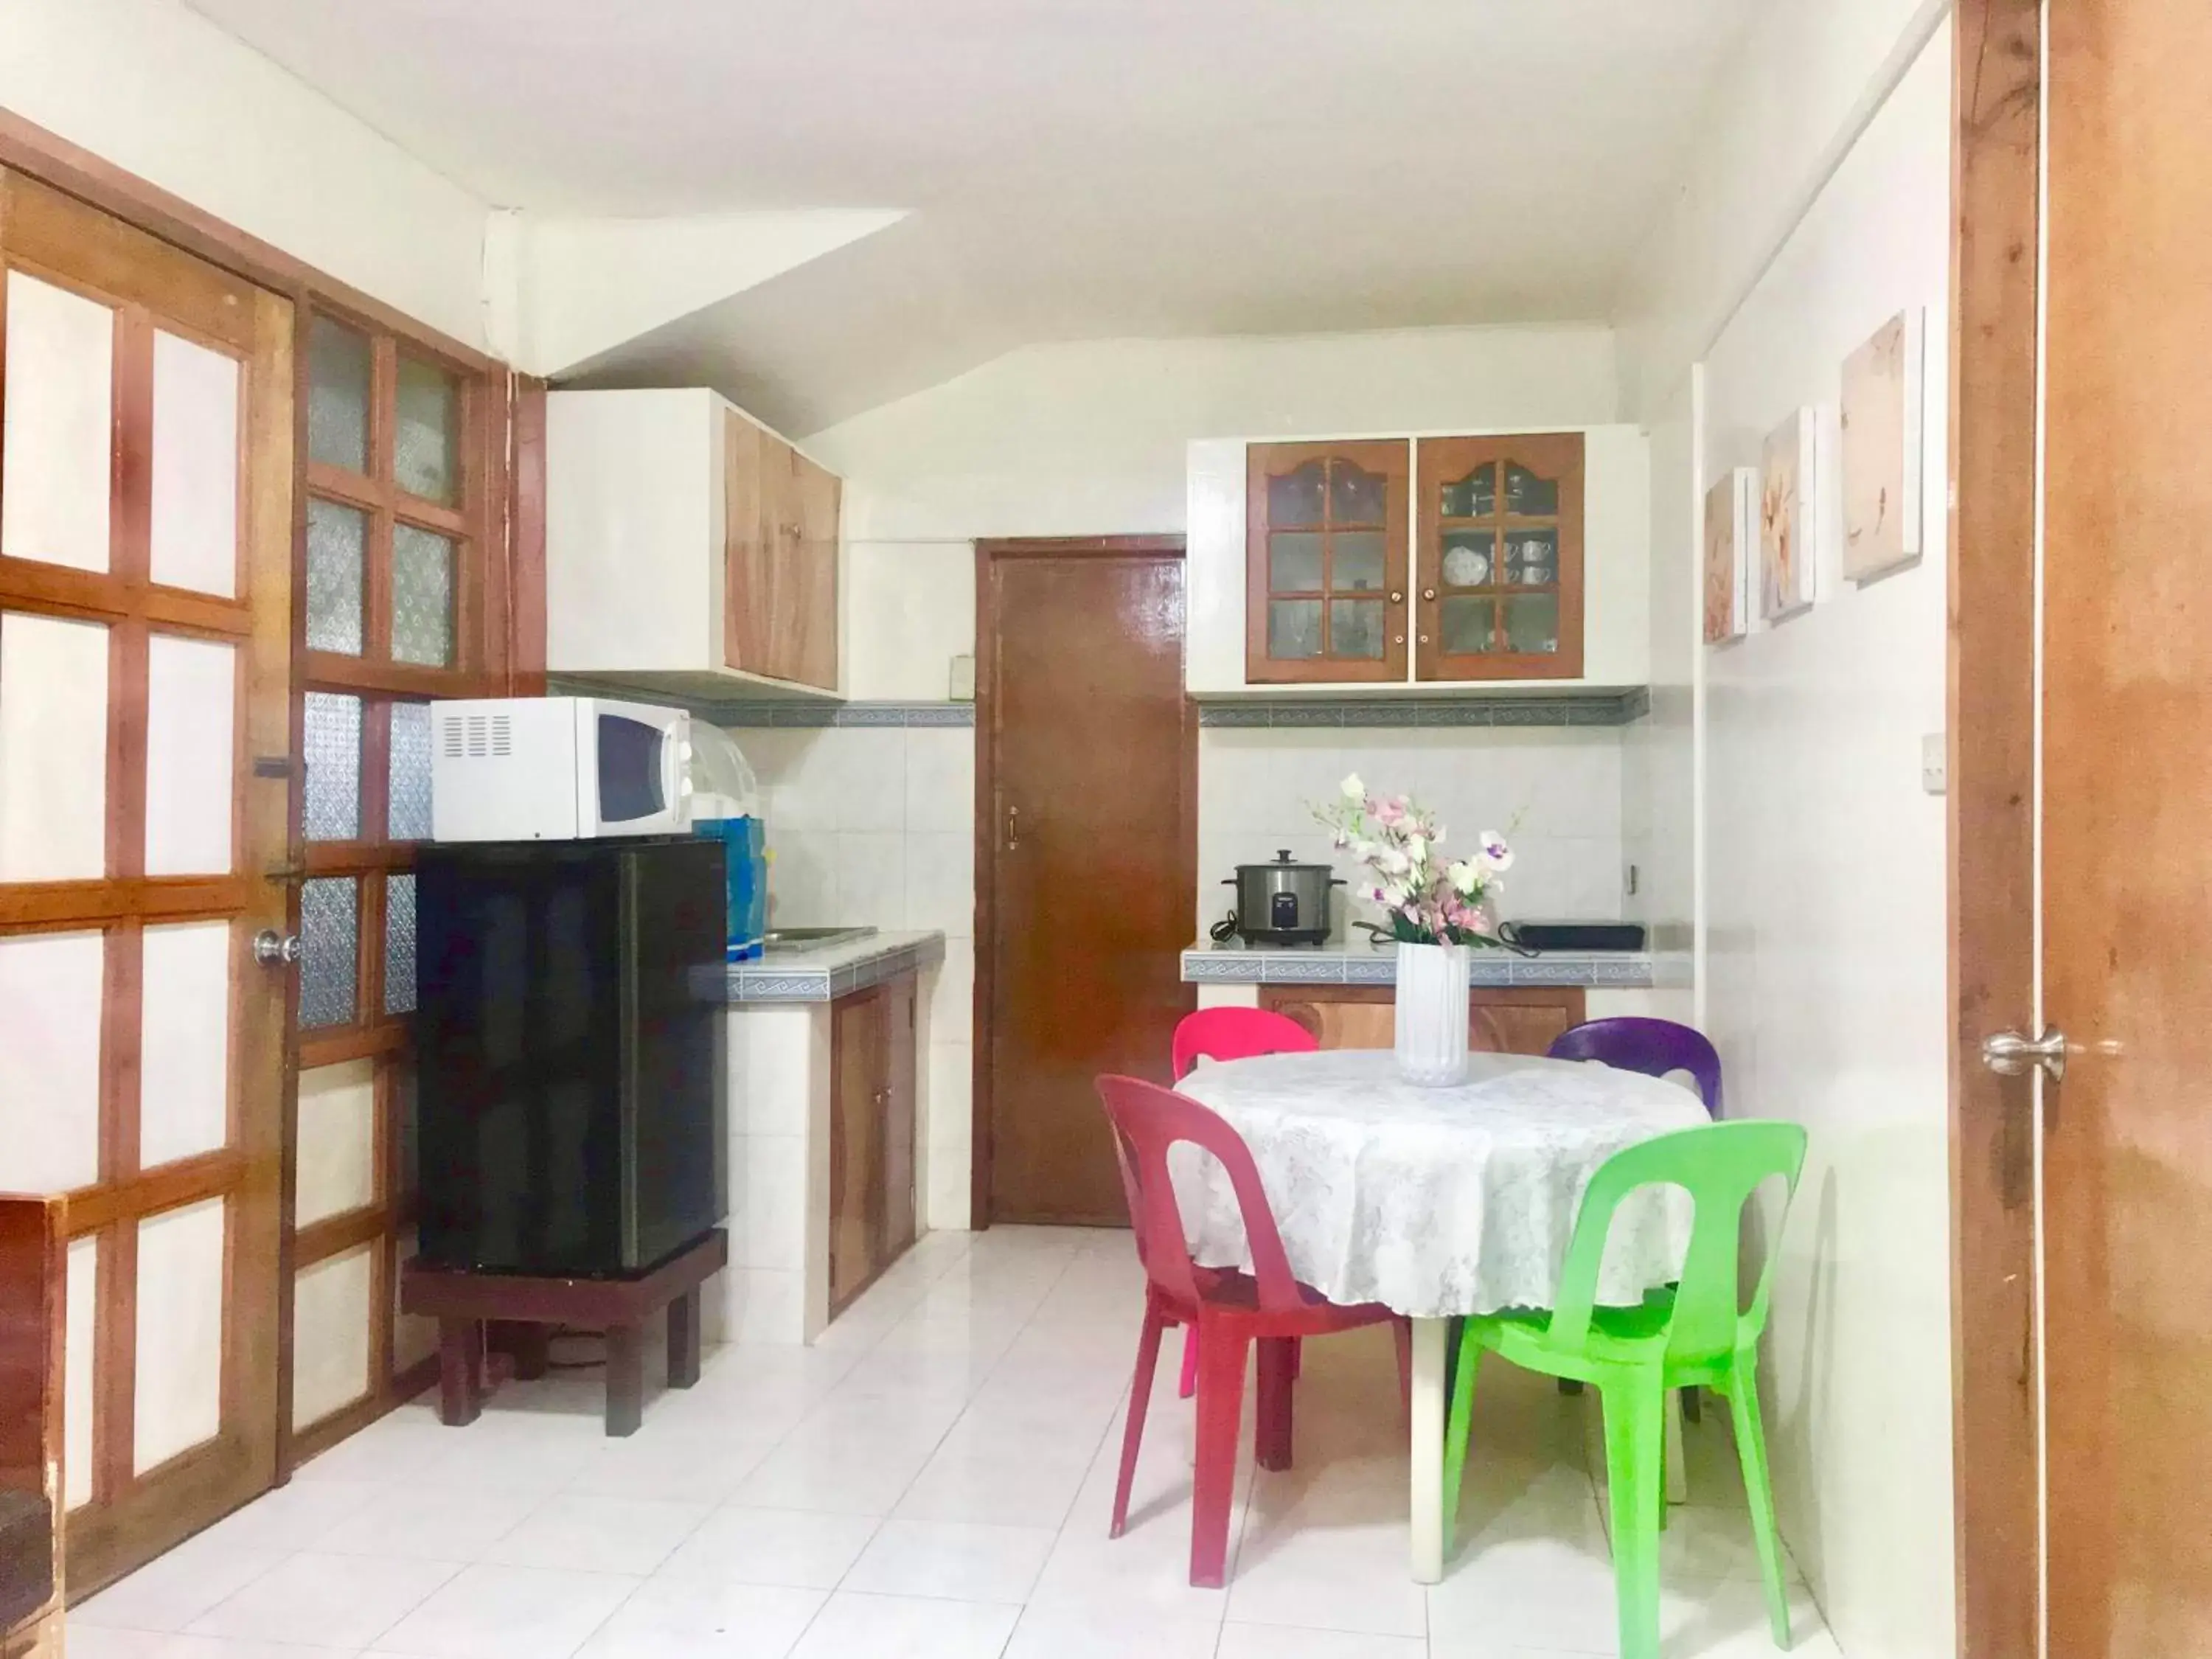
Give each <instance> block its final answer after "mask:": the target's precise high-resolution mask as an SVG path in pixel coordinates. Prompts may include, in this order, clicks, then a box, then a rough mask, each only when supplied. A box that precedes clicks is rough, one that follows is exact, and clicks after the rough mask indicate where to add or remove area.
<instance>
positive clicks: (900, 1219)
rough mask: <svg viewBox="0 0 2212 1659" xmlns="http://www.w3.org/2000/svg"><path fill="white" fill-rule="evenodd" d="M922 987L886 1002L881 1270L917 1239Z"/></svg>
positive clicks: (892, 994)
mask: <svg viewBox="0 0 2212 1659" xmlns="http://www.w3.org/2000/svg"><path fill="white" fill-rule="evenodd" d="M917 994H918V988H917V982H916V981H914V980H911V979H903V980H900V981H898V982H897V983H896V984H894V985H892V986H890V987H888V991H887V994H886V995H885V997H884V1015H885V1018H884V1158H883V1176H884V1179H883V1232H882V1237H881V1238H880V1239H879V1240H878V1245H877V1255H878V1269H880V1268H882V1267H889V1266H890V1264H891V1263H892V1262H894V1261H896V1260H898V1258H899V1257H900V1256H902V1255H904V1254H905V1253H906V1250H907V1247H908V1245H910V1244H912V1243H914V1238H915V1190H914V1182H915V1097H916V1088H915V1083H916V1067H917V1064H918V1060H919V1056H918V1055H917V1054H915V998H916V995H917Z"/></svg>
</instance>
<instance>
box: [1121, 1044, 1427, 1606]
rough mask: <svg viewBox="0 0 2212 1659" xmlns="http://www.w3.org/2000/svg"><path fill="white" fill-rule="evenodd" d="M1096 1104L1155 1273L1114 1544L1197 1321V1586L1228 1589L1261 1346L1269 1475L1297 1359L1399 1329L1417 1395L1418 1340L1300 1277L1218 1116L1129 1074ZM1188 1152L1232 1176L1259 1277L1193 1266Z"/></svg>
mask: <svg viewBox="0 0 2212 1659" xmlns="http://www.w3.org/2000/svg"><path fill="white" fill-rule="evenodd" d="M1098 1097H1099V1099H1100V1100H1101V1101H1102V1102H1103V1103H1104V1104H1105V1107H1106V1116H1107V1120H1108V1121H1109V1122H1110V1123H1111V1124H1112V1125H1113V1128H1114V1143H1115V1152H1117V1154H1118V1155H1119V1157H1120V1159H1121V1182H1122V1185H1123V1187H1124V1188H1125V1189H1126V1190H1127V1194H1128V1200H1129V1219H1130V1225H1131V1226H1132V1228H1133V1230H1134V1231H1135V1234H1136V1240H1137V1257H1138V1260H1139V1261H1141V1262H1143V1264H1144V1267H1145V1279H1146V1285H1145V1322H1144V1328H1143V1332H1142V1334H1140V1335H1139V1338H1138V1340H1137V1369H1136V1375H1135V1377H1134V1380H1133V1383H1132V1386H1131V1389H1130V1395H1129V1415H1128V1421H1127V1426H1126V1427H1125V1428H1124V1429H1123V1431H1122V1434H1121V1478H1120V1480H1118V1481H1117V1482H1116V1483H1115V1487H1114V1520H1113V1527H1112V1534H1111V1535H1112V1536H1114V1537H1115V1538H1119V1537H1120V1536H1121V1533H1122V1530H1123V1528H1126V1527H1127V1524H1128V1521H1129V1487H1130V1483H1131V1481H1132V1480H1133V1479H1134V1478H1135V1475H1136V1472H1137V1449H1138V1447H1139V1445H1140V1444H1141V1443H1142V1442H1143V1439H1144V1433H1145V1408H1146V1406H1147V1405H1149V1404H1150V1403H1151V1401H1152V1373H1153V1370H1155V1369H1156V1368H1157V1366H1158V1363H1159V1357H1160V1334H1161V1333H1162V1332H1163V1331H1164V1330H1165V1329H1166V1328H1168V1327H1169V1326H1170V1325H1176V1324H1187V1325H1189V1326H1190V1327H1192V1328H1193V1329H1194V1331H1195V1332H1196V1334H1197V1337H1198V1467H1197V1469H1196V1471H1195V1473H1194V1477H1193V1480H1192V1490H1191V1520H1190V1582H1191V1583H1194V1584H1196V1585H1200V1586H1202V1587H1206V1588H1209V1589H1219V1588H1220V1587H1221V1584H1222V1581H1223V1579H1224V1577H1225V1573H1226V1569H1227V1563H1228V1555H1229V1499H1230V1492H1231V1487H1232V1486H1234V1484H1235V1481H1236V1475H1237V1422H1238V1419H1239V1418H1240V1416H1241V1415H1242V1413H1243V1398H1244V1362H1245V1359H1246V1357H1247V1355H1248V1354H1249V1352H1250V1349H1251V1347H1252V1345H1253V1344H1254V1343H1255V1342H1256V1343H1258V1344H1259V1348H1260V1379H1259V1395H1258V1413H1257V1415H1258V1426H1257V1429H1256V1431H1255V1435H1254V1443H1255V1444H1254V1449H1255V1453H1256V1454H1257V1455H1258V1458H1259V1462H1260V1467H1261V1468H1265V1469H1286V1468H1290V1466H1291V1347H1292V1345H1293V1344H1295V1343H1296V1342H1297V1341H1299V1340H1302V1339H1304V1338H1306V1337H1311V1336H1328V1335H1331V1334H1334V1333H1335V1332H1338V1331H1349V1330H1356V1329H1358V1328H1360V1327H1361V1326H1364V1325H1379V1324H1383V1323H1384V1322H1391V1323H1394V1324H1395V1326H1396V1328H1397V1336H1398V1376H1399V1386H1400V1389H1401V1392H1402V1391H1405V1390H1407V1389H1410V1388H1411V1366H1412V1352H1411V1349H1412V1336H1413V1329H1412V1327H1411V1326H1409V1325H1408V1324H1407V1322H1405V1321H1404V1320H1402V1319H1400V1318H1399V1317H1398V1316H1396V1315H1395V1314H1394V1313H1392V1312H1391V1311H1390V1310H1389V1309H1388V1308H1385V1307H1383V1306H1382V1305H1381V1304H1379V1303H1368V1304H1364V1305H1362V1306H1359V1307H1355V1308H1346V1307H1340V1306H1338V1305H1337V1304H1335V1303H1333V1302H1331V1301H1329V1300H1328V1298H1326V1297H1323V1296H1322V1294H1321V1293H1320V1292H1319V1291H1316V1290H1313V1289H1311V1288H1310V1287H1309V1286H1306V1285H1301V1284H1299V1283H1298V1282H1297V1279H1294V1278H1293V1277H1291V1267H1290V1261H1289V1259H1288V1258H1287V1257H1286V1256H1285V1255H1284V1254H1283V1239H1282V1235H1281V1233H1280V1232H1279V1231H1278V1230H1277V1228H1276V1226H1275V1214H1274V1212H1273V1210H1272V1209H1270V1208H1269V1207H1268V1206H1267V1193H1266V1192H1265V1191H1264V1190H1263V1189H1262V1188H1261V1185H1260V1171H1259V1169H1258V1167H1257V1166H1256V1165H1255V1164H1254V1163H1253V1162H1252V1153H1251V1150H1250V1148H1249V1147H1247V1146H1245V1144H1244V1139H1243V1136H1241V1135H1239V1134H1238V1133H1237V1131H1236V1130H1234V1129H1233V1128H1231V1127H1230V1126H1229V1125H1228V1124H1227V1123H1226V1122H1225V1121H1223V1120H1222V1118H1221V1117H1220V1116H1219V1115H1218V1114H1216V1113H1214V1112H1212V1111H1211V1110H1209V1109H1207V1108H1206V1107H1204V1106H1202V1105H1200V1103H1198V1102H1196V1101H1194V1100H1192V1099H1190V1098H1189V1097H1187V1096H1184V1095H1179V1094H1177V1093H1176V1092H1175V1091H1173V1090H1172V1089H1163V1088H1162V1087H1160V1085H1158V1084H1157V1083H1146V1082H1142V1081H1140V1080H1139V1079H1136V1078H1130V1077H1102V1078H1100V1079H1098ZM1178 1142H1188V1143H1190V1144H1191V1145H1193V1146H1197V1147H1199V1148H1200V1149H1201V1150H1203V1151H1205V1152H1208V1153H1211V1154H1212V1156H1213V1157H1214V1158H1217V1159H1218V1160H1219V1161H1220V1163H1221V1166H1222V1168H1223V1169H1224V1170H1226V1171H1227V1172H1228V1176H1229V1181H1230V1185H1231V1187H1232V1188H1234V1189H1235V1191H1236V1194H1237V1210H1238V1212H1239V1213H1240V1214H1241V1215H1242V1217H1243V1223H1244V1237H1245V1241H1246V1243H1247V1245H1248V1247H1249V1249H1250V1250H1251V1253H1252V1268H1253V1270H1252V1272H1251V1273H1239V1272H1237V1271H1235V1270H1233V1269H1225V1268H1214V1267H1200V1266H1198V1265H1197V1264H1196V1263H1195V1262H1194V1261H1192V1260H1191V1259H1190V1245H1189V1243H1188V1242H1187V1240H1186V1239H1185V1237H1184V1235H1183V1225H1182V1212H1181V1211H1180V1210H1179V1209H1177V1207H1176V1195H1175V1187H1174V1184H1173V1182H1170V1179H1169V1177H1168V1149H1169V1148H1170V1147H1171V1146H1175V1145H1176V1144H1177V1143H1178Z"/></svg>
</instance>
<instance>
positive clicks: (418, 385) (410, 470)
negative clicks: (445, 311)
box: [392, 357, 461, 507]
mask: <svg viewBox="0 0 2212 1659" xmlns="http://www.w3.org/2000/svg"><path fill="white" fill-rule="evenodd" d="M398 404H399V410H398V414H399V419H398V424H397V426H396V427H395V428H394V429H393V432H392V482H393V483H397V484H398V486H399V487H400V488H401V489H404V490H405V491H406V492H407V493H408V494H409V495H420V496H422V498H423V499H424V500H425V501H442V502H444V503H445V504H446V505H447V507H452V506H454V505H456V504H457V503H458V502H459V500H460V494H461V489H460V485H461V465H460V457H461V394H460V388H459V386H455V385H454V383H453V376H452V375H450V374H447V373H446V371H445V370H443V369H441V368H432V367H431V366H430V365H429V364H428V363H418V362H415V361H414V360H413V359H412V358H410V357H402V358H401V359H400V360H399V386H398Z"/></svg>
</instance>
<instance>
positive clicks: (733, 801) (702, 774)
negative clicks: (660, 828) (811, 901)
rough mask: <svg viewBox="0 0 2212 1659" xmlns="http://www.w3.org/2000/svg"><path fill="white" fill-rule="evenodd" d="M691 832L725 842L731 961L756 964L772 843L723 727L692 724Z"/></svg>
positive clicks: (750, 781)
mask: <svg viewBox="0 0 2212 1659" xmlns="http://www.w3.org/2000/svg"><path fill="white" fill-rule="evenodd" d="M684 763H685V774H684V781H685V785H686V790H685V793H686V794H687V795H688V796H689V798H690V811H691V833H692V834H694V835H696V836H713V837H714V839H715V840H716V841H719V842H721V843H722V851H723V854H724V859H723V862H724V865H725V866H726V868H727V869H728V871H729V880H730V896H729V930H730V948H729V959H730V960H731V961H732V962H750V961H752V960H753V959H754V958H755V957H757V956H759V955H760V953H761V935H762V933H763V932H764V931H765V930H766V928H767V927H768V842H767V836H766V832H765V829H764V828H763V824H762V823H761V812H760V786H759V783H758V781H757V780H756V779H755V778H754V776H753V769H752V768H751V767H750V765H748V764H747V763H746V762H745V757H744V751H743V750H740V749H739V748H738V745H737V744H736V743H735V742H734V741H732V738H731V737H730V734H729V733H728V732H725V731H723V730H722V729H721V728H720V726H708V725H707V724H705V723H704V722H703V721H699V720H694V721H693V722H692V723H691V748H690V753H689V754H687V755H685V756H684Z"/></svg>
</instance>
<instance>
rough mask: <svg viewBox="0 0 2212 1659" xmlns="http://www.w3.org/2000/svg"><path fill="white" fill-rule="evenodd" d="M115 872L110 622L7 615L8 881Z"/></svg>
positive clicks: (0, 620)
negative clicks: (110, 815) (110, 805)
mask: <svg viewBox="0 0 2212 1659" xmlns="http://www.w3.org/2000/svg"><path fill="white" fill-rule="evenodd" d="M10 406H11V407H12V406H13V405H12V404H11V405H10ZM9 476H10V477H13V476H14V475H13V474H12V473H11V474H10V475H9ZM106 873H107V629H106V628H105V627H104V626H103V625H101V624H100V623H84V622H64V621H62V620H60V619H58V618H57V617H36V616H33V615H31V614H30V613H29V612H28V611H9V612H7V613H6V614H5V615H4V616H0V881H89V880H95V879H97V878H100V876H103V875H105V874H106Z"/></svg>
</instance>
